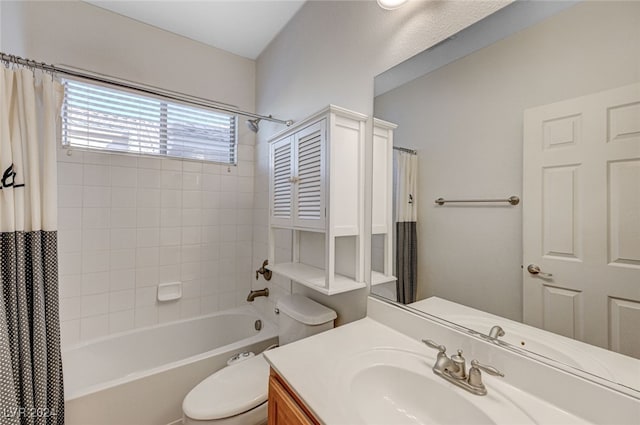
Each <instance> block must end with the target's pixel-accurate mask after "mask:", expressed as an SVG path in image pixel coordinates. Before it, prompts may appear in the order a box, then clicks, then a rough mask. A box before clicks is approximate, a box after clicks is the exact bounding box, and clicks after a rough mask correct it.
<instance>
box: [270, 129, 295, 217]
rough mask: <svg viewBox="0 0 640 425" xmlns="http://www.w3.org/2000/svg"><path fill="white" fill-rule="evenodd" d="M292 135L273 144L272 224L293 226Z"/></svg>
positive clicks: (271, 182)
mask: <svg viewBox="0 0 640 425" xmlns="http://www.w3.org/2000/svg"><path fill="white" fill-rule="evenodd" d="M292 140H293V138H292V137H287V138H285V139H282V140H278V141H277V142H273V143H272V144H271V173H270V177H271V179H270V180H271V181H270V186H271V187H270V193H271V200H270V201H271V206H270V210H271V224H272V225H274V226H291V224H292V222H293V183H292V177H293V171H294V170H293V166H294V164H293V146H292V143H291V142H292Z"/></svg>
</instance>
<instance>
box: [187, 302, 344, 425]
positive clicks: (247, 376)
mask: <svg viewBox="0 0 640 425" xmlns="http://www.w3.org/2000/svg"><path fill="white" fill-rule="evenodd" d="M277 311H279V312H280V314H279V315H278V329H279V333H278V338H279V342H280V345H284V344H288V343H290V342H293V341H296V340H298V339H302V338H305V337H308V336H311V335H315V334H317V333H320V332H324V331H326V330H329V329H331V328H333V321H334V320H335V318H336V317H337V315H336V312H335V311H333V310H331V309H329V308H327V307H325V306H323V305H321V304H318V303H316V302H315V301H312V300H310V299H309V298H306V297H303V296H302V295H298V294H295V295H289V296H287V297H284V298H281V299H280V300H279V301H278V303H277ZM268 387H269V364H268V363H267V361H266V360H265V359H264V357H263V356H262V354H258V355H256V356H255V357H251V358H248V359H247V360H243V361H240V362H236V363H234V364H232V365H231V366H227V367H225V368H223V369H221V370H219V371H218V372H216V373H214V374H213V375H211V376H209V377H208V378H206V379H205V380H204V381H202V382H200V383H199V384H198V385H196V387H195V388H193V389H192V390H191V391H190V392H189V394H187V396H186V397H185V398H184V401H183V402H182V412H183V423H184V424H185V425H207V424H211V425H262V424H265V423H266V422H267V392H268Z"/></svg>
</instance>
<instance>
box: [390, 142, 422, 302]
mask: <svg viewBox="0 0 640 425" xmlns="http://www.w3.org/2000/svg"><path fill="white" fill-rule="evenodd" d="M393 165H394V166H393V171H394V172H393V175H394V176H393V177H394V178H393V180H394V182H393V183H394V190H393V193H394V197H395V212H394V215H395V218H396V240H395V245H396V264H395V266H396V276H397V278H398V280H397V281H396V294H397V297H398V302H400V303H402V304H409V303H412V302H414V301H415V300H416V293H417V285H418V239H417V233H416V220H417V214H418V205H417V203H416V189H417V182H418V157H417V156H416V155H415V154H412V153H408V152H403V151H394V164H393Z"/></svg>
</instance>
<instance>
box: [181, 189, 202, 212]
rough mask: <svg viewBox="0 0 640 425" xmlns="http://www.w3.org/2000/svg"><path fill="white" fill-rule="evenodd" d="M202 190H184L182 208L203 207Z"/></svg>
mask: <svg viewBox="0 0 640 425" xmlns="http://www.w3.org/2000/svg"><path fill="white" fill-rule="evenodd" d="M201 207H202V192H201V191H199V190H185V191H183V192H182V208H201Z"/></svg>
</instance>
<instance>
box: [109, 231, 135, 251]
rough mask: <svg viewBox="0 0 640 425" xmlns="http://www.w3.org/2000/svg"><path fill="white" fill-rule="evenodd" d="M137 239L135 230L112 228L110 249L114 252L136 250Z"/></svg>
mask: <svg viewBox="0 0 640 425" xmlns="http://www.w3.org/2000/svg"><path fill="white" fill-rule="evenodd" d="M137 238H138V235H137V232H136V231H135V229H126V228H125V229H116V228H112V229H111V230H110V247H111V249H113V250H119V249H131V248H135V247H136V240H137Z"/></svg>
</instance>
